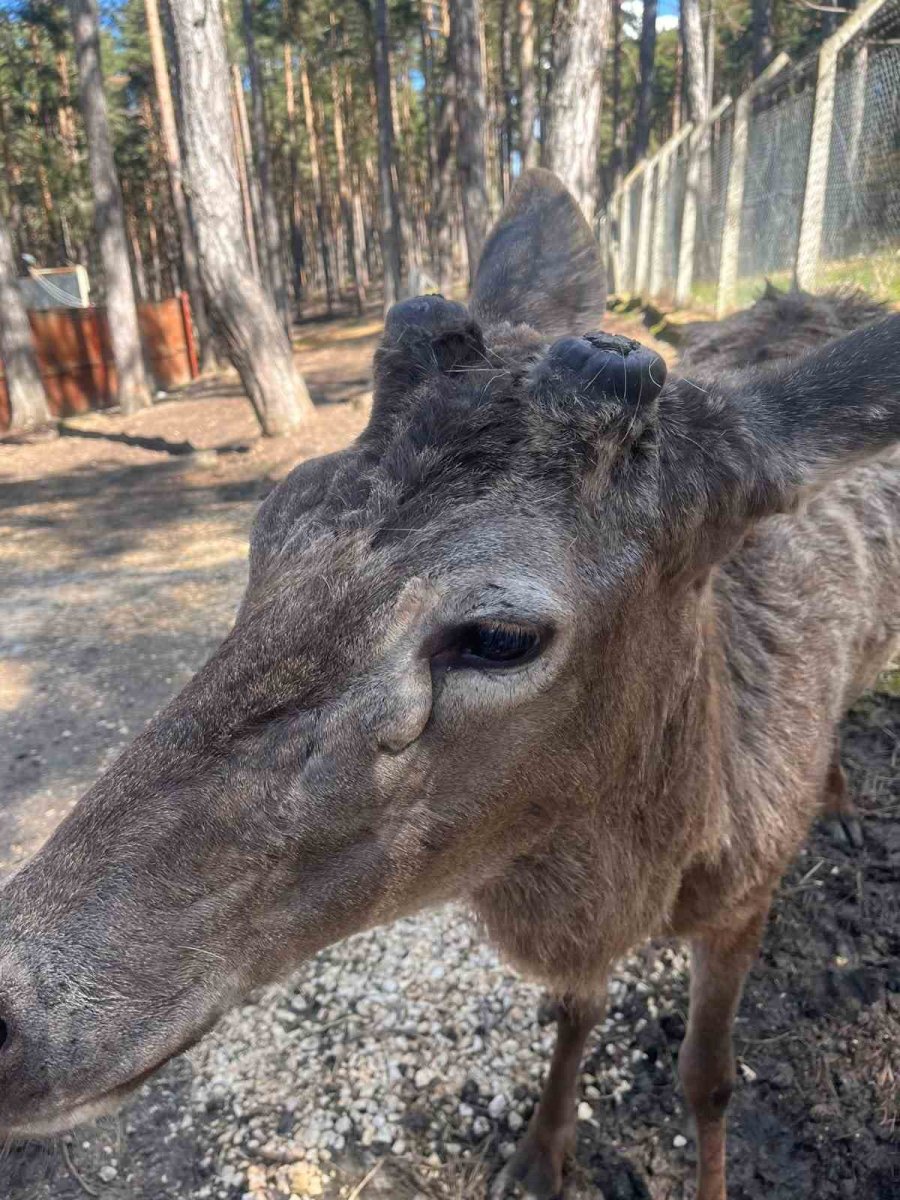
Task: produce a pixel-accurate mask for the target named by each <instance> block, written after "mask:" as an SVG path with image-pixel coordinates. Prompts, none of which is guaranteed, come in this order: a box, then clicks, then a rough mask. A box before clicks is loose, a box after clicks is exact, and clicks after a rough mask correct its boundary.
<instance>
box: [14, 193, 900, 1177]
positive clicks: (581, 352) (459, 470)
mask: <svg viewBox="0 0 900 1200" xmlns="http://www.w3.org/2000/svg"><path fill="white" fill-rule="evenodd" d="M602 283H603V281H602V272H601V271H600V269H599V263H598V260H597V253H596V248H595V245H594V242H593V239H592V236H591V234H590V231H589V230H588V229H587V226H586V225H585V223H584V220H583V218H582V217H581V215H580V213H579V212H578V209H577V207H576V206H575V204H574V202H573V201H572V199H571V197H569V196H568V194H567V193H566V192H565V190H564V189H563V188H562V187H561V185H560V184H559V182H558V180H556V179H555V177H554V176H552V175H549V174H548V173H547V172H541V171H536V172H528V173H526V175H525V176H524V177H523V179H522V180H521V181H520V183H519V184H518V185H517V189H516V191H515V193H514V195H513V197H512V199H511V201H510V205H509V206H508V210H507V212H506V214H505V216H504V217H503V218H501V221H500V223H499V225H498V227H497V228H496V230H495V231H494V233H493V234H492V236H491V238H490V239H489V241H488V244H487V246H486V248H485V251H484V255H483V258H482V262H481V265H480V267H479V272H478V277H477V279H476V285H475V292H474V296H473V301H472V305H471V309H470V310H467V309H465V308H463V306H461V305H458V304H454V303H451V302H448V301H445V300H443V299H442V298H441V297H423V298H419V299H416V300H413V301H407V302H404V303H403V304H401V305H398V306H396V307H395V309H393V310H392V311H391V313H390V314H389V317H388V320H387V323H386V329H385V336H384V340H383V343H382V346H381V349H380V350H379V352H378V354H377V355H376V364H375V399H374V405H373V411H372V416H371V419H370V422H369V425H368V427H367V429H366V430H365V432H364V433H363V434H362V435H361V437H360V438H359V439H358V441H357V442H356V443H355V444H354V445H353V446H351V447H348V448H347V449H346V450H344V451H342V452H340V453H338V454H334V455H331V456H328V457H327V458H324V459H319V460H314V461H312V462H309V463H305V464H303V465H301V466H300V467H298V468H297V469H296V470H295V471H294V472H293V473H292V474H291V475H290V476H289V477H288V478H287V479H286V480H285V481H284V482H283V483H282V484H280V485H279V487H277V488H276V489H275V490H274V491H273V493H272V494H271V496H270V497H269V498H268V499H267V501H266V502H265V504H264V505H263V507H262V509H261V511H260V513H259V516H258V518H257V521H256V524H255V528H254V532H253V537H252V542H251V555H250V579H249V584H248V589H247V594H246V596H245V598H244V602H243V604H242V606H241V610H240V612H239V613H238V617H237V619H236V622H235V626H234V629H233V630H232V632H231V633H230V634H229V636H228V637H227V638H226V640H225V642H224V643H223V644H222V646H221V647H220V648H219V649H218V650H217V651H216V653H215V654H214V655H213V657H212V658H211V659H210V661H209V662H208V663H207V664H206V666H204V667H203V668H202V669H201V671H200V672H199V673H198V674H197V676H195V678H194V679H193V680H192V681H191V683H190V684H189V685H188V686H187V688H186V689H185V690H184V691H183V692H182V693H181V695H180V696H178V697H176V699H175V700H174V701H173V702H172V703H171V704H170V706H169V707H168V708H167V709H166V710H165V711H164V712H163V713H161V714H160V716H159V717H158V718H157V719H156V720H155V721H154V722H153V723H152V724H151V725H150V726H149V728H148V729H147V730H145V731H144V733H143V734H141V736H140V737H139V738H138V739H137V741H136V742H135V743H134V744H133V745H132V747H130V748H129V750H127V751H126V752H125V754H124V755H123V756H122V758H121V759H120V760H119V761H118V763H116V764H115V765H114V766H113V768H112V769H111V770H110V771H109V772H108V773H107V774H106V775H104V776H103V777H102V778H101V779H100V780H99V781H98V783H97V785H96V786H95V787H94V788H93V789H92V790H91V791H90V792H89V793H88V794H87V795H86V796H85V797H84V798H83V799H82V800H81V801H80V803H79V804H78V805H77V806H76V808H75V809H74V810H73V812H72V813H71V814H70V816H69V817H68V818H67V819H66V821H64V822H63V824H62V825H61V826H60V828H59V829H58V830H57V831H56V833H55V834H54V835H53V837H52V838H51V839H50V841H49V842H48V843H47V845H46V846H45V847H44V848H43V849H42V850H41V851H40V852H39V853H38V855H37V856H36V857H35V858H34V859H33V860H32V861H31V863H29V864H27V865H26V867H25V868H24V869H23V870H22V871H21V872H20V873H19V874H18V875H17V876H16V877H15V878H14V879H13V881H12V882H11V883H10V884H9V885H8V886H7V887H6V888H5V889H4V891H3V892H2V893H0V1128H2V1129H5V1130H6V1131H7V1132H11V1133H13V1134H20V1135H25V1134H29V1133H35V1132H47V1131H52V1130H56V1129H61V1128H66V1127H69V1126H70V1125H72V1124H73V1123H75V1122H77V1121H78V1120H80V1119H82V1118H84V1117H85V1116H88V1115H92V1114H95V1113H97V1112H101V1111H106V1110H108V1109H109V1108H110V1107H113V1106H114V1105H115V1104H116V1103H118V1102H119V1101H120V1100H121V1099H122V1098H123V1097H124V1096H125V1095H127V1094H128V1092H129V1091H131V1090H133V1088H134V1087H135V1086H137V1085H138V1084H139V1083H140V1082H141V1081H142V1080H143V1079H145V1078H146V1077H147V1075H148V1074H150V1073H152V1071H153V1070H155V1069H156V1068H157V1067H158V1066H159V1065H161V1063H162V1062H165V1061H166V1060H167V1059H168V1058H169V1057H171V1056H172V1055H173V1054H175V1053H178V1052H179V1051H180V1050H181V1049H183V1048H184V1047H185V1046H187V1045H190V1044H191V1043H192V1042H194V1041H196V1040H197V1038H198V1037H200V1036H201V1035H202V1033H203V1032H204V1031H205V1030H206V1029H207V1028H209V1026H210V1025H211V1024H212V1023H213V1022H214V1021H215V1020H216V1018H217V1017H218V1015H219V1014H220V1013H221V1012H222V1011H223V1010H224V1009H225V1008H227V1007H228V1006H229V1005H231V1004H233V1003H234V1002H236V1001H237V1000H239V999H241V998H242V997H244V996H245V995H246V994H247V992H248V991H249V990H250V989H251V988H252V987H254V986H255V985H257V984H259V983H262V982H265V981H267V980H271V979H273V978H276V977H277V976H278V975H280V974H283V973H284V972H286V971H288V970H289V969H291V968H292V967H294V966H296V965H297V964H298V963H299V962H300V961H302V960H303V959H304V958H305V957H308V956H309V955H311V954H313V953H315V952H316V951H317V950H318V949H320V948H322V947H324V946H326V945H328V944H329V943H331V942H334V941H336V940H338V939H340V938H342V937H345V936H347V935H348V934H350V933H352V932H354V931H355V930H358V929H361V928H364V927H366V926H370V925H372V924H376V923H380V922H384V921H389V920H391V919H393V918H395V917H397V916H399V915H401V914H404V913H410V912H414V911H416V910H417V909H421V908H422V907H424V906H426V905H429V904H435V903H438V902H441V901H444V900H447V899H450V898H462V899H467V900H468V901H470V902H471V904H472V906H473V907H474V909H475V911H476V912H477V913H478V914H479V916H480V918H481V920H482V921H483V923H484V926H485V928H486V930H487V932H488V934H489V936H490V937H491V938H492V939H493V940H494V941H495V942H496V943H497V945H498V946H499V947H500V948H501V949H502V950H503V952H504V953H505V954H506V955H507V956H508V957H509V958H510V959H511V960H512V961H513V962H514V963H517V964H518V965H519V966H521V967H522V968H523V969H525V970H527V971H529V972H531V973H533V974H535V975H537V976H539V977H540V978H542V979H543V980H545V981H546V982H547V983H548V984H549V985H550V986H551V987H552V988H553V989H554V990H555V991H556V992H557V994H558V995H559V996H560V997H561V1004H560V1015H559V1042H558V1046H557V1049H556V1052H555V1054H554V1057H553V1062H552V1064H551V1068H550V1074H549V1077H548V1081H547V1085H546V1088H545V1092H544V1095H543V1098H542V1100H541V1103H540V1105H539V1107H538V1109H537V1111H536V1115H535V1117H534V1119H533V1121H532V1124H531V1126H530V1128H529V1131H528V1134H527V1136H526V1137H525V1139H524V1140H523V1143H522V1146H521V1148H520V1149H519V1151H518V1152H517V1154H516V1155H515V1157H514V1158H512V1159H511V1160H510V1162H509V1163H508V1164H507V1166H506V1167H505V1168H504V1170H503V1172H502V1173H501V1175H500V1176H499V1177H498V1179H497V1180H496V1182H495V1184H494V1187H493V1194H494V1195H495V1196H498V1197H499V1196H505V1195H507V1194H508V1192H509V1191H510V1190H511V1189H512V1190H514V1189H516V1188H517V1187H519V1186H521V1187H522V1188H523V1189H524V1190H525V1193H526V1195H528V1196H530V1197H533V1198H535V1200H550V1198H551V1197H553V1196H555V1195H556V1194H557V1193H558V1192H559V1190H560V1188H561V1186H562V1171H563V1163H564V1159H565V1156H566V1153H567V1152H568V1151H569V1150H570V1149H571V1147H572V1143H573V1137H574V1129H575V1081H576V1079H577V1075H578V1064H579V1062H580V1058H581V1053H582V1050H583V1047H584V1044H585V1040H586V1038H587V1036H588V1034H589V1032H590V1029H591V1028H592V1026H593V1024H594V1023H595V1021H596V1020H597V1018H598V1016H599V1013H600V1011H601V1007H602V992H603V981H604V977H605V975H606V972H607V971H608V969H609V967H610V965H611V963H612V962H613V961H614V960H615V959H616V958H617V957H618V956H619V955H621V954H623V953H624V952H626V951H627V950H628V949H629V948H630V947H631V946H632V945H633V944H634V943H635V942H637V941H640V940H642V939H644V938H646V937H648V936H652V935H655V934H678V935H681V936H685V937H688V938H690V939H691V943H692V958H693V972H692V992H691V995H692V1000H691V1016H690V1022H689V1027H688V1032H687V1035H686V1038H685V1041H684V1044H683V1046H682V1049H681V1053H680V1056H679V1069H680V1072H681V1076H682V1079H683V1082H684V1087H685V1091H686V1095H687V1099H688V1103H689V1105H690V1108H691V1110H692V1112H693V1114H694V1116H695V1118H696V1122H697V1129H698V1139H699V1156H698V1157H699V1197H700V1200H724V1197H725V1170H724V1164H725V1151H724V1146H725V1142H724V1134H725V1109H726V1106H727V1103H728V1098H729V1095H730V1091H731V1087H732V1083H733V1078H734V1061H733V1054H732V1050H731V1027H732V1022H733V1019H734V1015H735V1012H736V1010H737V1005H738V1002H739V998H740V991H741V986H742V983H743V979H744V976H745V974H746V971H747V970H748V968H749V966H750V964H751V962H752V961H753V957H754V955H755V952H756V948H757V945H758V941H759V937H760V935H761V932H762V929H763V926H764V922H765V916H766V912H767V909H768V904H769V900H770V897H771V893H772V890H773V888H774V887H775V885H776V883H777V880H778V878H779V876H780V874H781V872H782V870H783V869H784V866H785V864H786V863H787V861H788V860H789V859H790V857H791V855H792V854H794V853H795V851H796V849H797V847H798V846H799V845H800V843H801V841H802V839H803V836H804V835H805V832H806V830H807V829H808V826H809V824H810V822H811V820H812V819H813V817H814V816H815V814H816V811H817V809H818V808H819V807H820V806H821V804H822V802H823V797H824V796H826V795H827V794H828V793H829V792H836V791H838V790H839V785H840V767H839V764H838V763H837V760H836V757H835V732H836V725H837V721H838V720H839V718H840V716H841V714H842V712H843V710H844V708H845V707H846V705H847V704H848V703H849V702H850V701H851V700H852V699H853V698H854V696H855V695H856V694H858V692H859V691H860V690H861V689H862V688H863V687H864V686H865V685H866V684H867V683H868V682H870V680H871V678H872V677H873V675H874V673H875V671H877V669H878V667H879V666H880V665H882V663H883V662H884V661H885V659H886V658H887V656H888V654H889V652H890V648H891V646H892V644H893V642H894V640H895V638H896V634H897V632H898V628H900V606H898V596H900V588H898V583H900V465H898V462H897V460H896V458H895V459H893V460H891V459H888V458H885V456H886V455H887V454H889V453H890V452H891V448H892V447H893V446H894V445H896V443H897V442H900V317H897V318H888V319H887V320H885V321H882V322H881V323H880V324H876V325H873V326H872V327H871V328H869V329H866V330H862V331H860V332H857V333H854V334H851V335H850V336H849V337H847V338H845V339H842V340H841V341H838V342H834V343H832V344H830V345H829V346H826V347H825V348H824V349H822V350H820V351H817V352H815V353H813V354H812V355H810V356H809V357H807V358H804V359H801V360H799V361H798V362H797V363H792V364H787V365H785V366H780V367H776V368H772V369H770V370H765V371H760V372H756V373H752V374H749V375H734V376H724V377H722V378H715V379H704V378H702V377H700V376H699V373H698V380H693V379H692V380H686V379H683V380H676V381H674V382H673V383H671V384H669V385H667V386H666V387H665V388H664V387H663V383H664V379H665V367H664V364H663V363H662V361H661V360H660V359H659V358H658V356H655V355H653V354H651V353H650V352H648V351H646V350H644V349H642V348H641V347H639V346H637V344H635V343H630V342H627V341H626V340H625V339H616V338H609V337H608V336H605V335H601V334H592V333H590V332H589V331H590V330H591V329H592V327H593V326H594V324H595V323H596V320H597V317H596V314H597V311H598V309H599V307H601V305H602V299H600V298H601V297H602V290H603V289H602ZM870 460H872V461H870ZM875 460H881V461H880V462H878V461H875ZM864 464H868V465H864ZM198 948H199V949H198Z"/></svg>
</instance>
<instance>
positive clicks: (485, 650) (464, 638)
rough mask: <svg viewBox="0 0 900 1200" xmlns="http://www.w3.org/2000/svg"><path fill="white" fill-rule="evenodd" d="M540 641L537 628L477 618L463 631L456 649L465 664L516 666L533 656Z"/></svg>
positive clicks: (538, 647)
mask: <svg viewBox="0 0 900 1200" xmlns="http://www.w3.org/2000/svg"><path fill="white" fill-rule="evenodd" d="M540 645H541V639H540V635H539V634H538V632H537V631H536V630H534V629H529V628H526V627H524V626H521V625H508V624H506V623H505V622H499V621H478V622H475V623H473V624H472V625H466V626H465V627H464V628H463V629H462V630H461V631H460V638H459V643H458V646H457V652H458V655H459V658H460V661H461V662H462V664H463V665H465V666H469V667H479V666H489V667H513V666H518V665H519V664H520V663H524V662H528V661H529V660H530V659H532V658H534V657H535V656H536V655H537V653H538V650H539V649H540Z"/></svg>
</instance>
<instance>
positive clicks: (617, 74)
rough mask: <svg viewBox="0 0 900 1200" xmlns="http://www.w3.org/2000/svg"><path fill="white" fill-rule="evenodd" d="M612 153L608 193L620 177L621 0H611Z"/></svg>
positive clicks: (622, 131)
mask: <svg viewBox="0 0 900 1200" xmlns="http://www.w3.org/2000/svg"><path fill="white" fill-rule="evenodd" d="M612 25H613V47H612V54H613V61H612V68H613V71H612V153H611V154H610V162H609V165H610V176H611V177H610V180H609V189H608V190H609V193H610V194H612V192H614V191H615V189H616V188H617V187H618V185H619V182H620V180H621V178H622V165H623V160H624V153H623V145H624V141H625V138H624V130H623V121H622V0H612Z"/></svg>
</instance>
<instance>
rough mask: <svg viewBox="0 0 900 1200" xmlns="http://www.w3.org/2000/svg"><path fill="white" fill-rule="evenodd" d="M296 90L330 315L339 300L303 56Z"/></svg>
mask: <svg viewBox="0 0 900 1200" xmlns="http://www.w3.org/2000/svg"><path fill="white" fill-rule="evenodd" d="M300 91H301V93H302V95H303V116H304V119H305V121H306V140H307V143H308V145H309V165H310V170H311V171H312V180H313V195H314V197H315V201H316V226H317V228H318V231H319V251H320V253H321V256H322V270H323V272H324V274H325V296H326V300H327V303H328V311H329V313H330V312H333V311H334V307H335V305H336V304H337V302H338V300H339V298H340V297H339V295H338V289H337V280H336V279H335V270H334V256H333V254H332V248H333V238H332V232H331V221H330V219H329V214H328V197H327V195H326V190H325V164H324V162H323V160H322V145H321V139H320V138H319V130H318V126H317V122H316V110H315V106H314V104H313V99H312V88H311V87H310V82H309V70H308V68H307V65H306V57H305V56H303V57H301V59H300Z"/></svg>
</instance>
